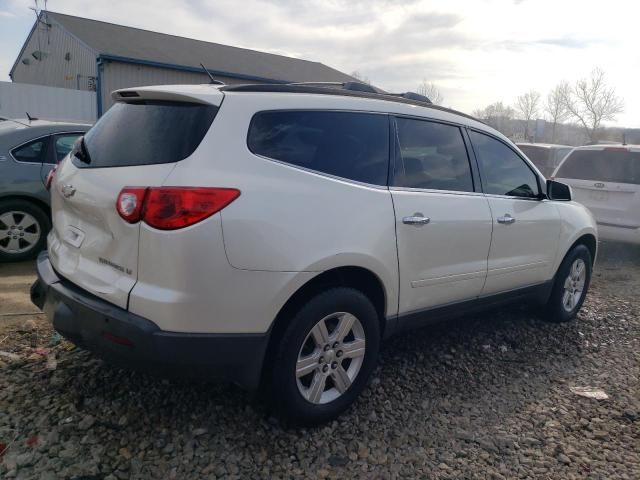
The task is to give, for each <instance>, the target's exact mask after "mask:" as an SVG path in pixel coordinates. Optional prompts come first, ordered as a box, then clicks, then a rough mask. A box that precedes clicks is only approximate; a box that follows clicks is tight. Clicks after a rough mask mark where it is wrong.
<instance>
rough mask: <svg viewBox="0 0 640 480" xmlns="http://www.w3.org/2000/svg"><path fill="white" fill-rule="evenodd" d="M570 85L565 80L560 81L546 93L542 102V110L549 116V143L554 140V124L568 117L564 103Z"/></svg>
mask: <svg viewBox="0 0 640 480" xmlns="http://www.w3.org/2000/svg"><path fill="white" fill-rule="evenodd" d="M570 88H571V87H569V84H568V83H567V82H560V83H559V84H558V85H556V86H555V87H553V89H552V90H551V91H550V92H549V93H548V94H547V100H546V102H545V104H544V111H545V112H546V113H547V115H548V116H549V121H550V122H551V125H552V127H551V143H554V142H555V141H556V126H557V125H558V123H562V122H563V121H565V120H566V119H567V118H569V115H570V113H569V110H568V109H567V105H566V103H565V99H566V98H567V96H568V92H569V90H570Z"/></svg>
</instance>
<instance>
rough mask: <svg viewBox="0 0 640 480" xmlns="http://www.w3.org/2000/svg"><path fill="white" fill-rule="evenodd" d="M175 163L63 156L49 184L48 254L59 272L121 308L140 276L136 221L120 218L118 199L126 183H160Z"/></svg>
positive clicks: (138, 227)
mask: <svg viewBox="0 0 640 480" xmlns="http://www.w3.org/2000/svg"><path fill="white" fill-rule="evenodd" d="M172 168H173V164H162V165H146V166H144V167H118V168H94V169H85V168H77V167H76V166H75V165H74V164H73V163H72V162H71V161H68V160H67V161H65V162H63V163H62V164H61V166H60V168H59V169H58V171H57V172H56V182H55V183H54V185H53V187H52V189H51V208H52V212H53V229H52V231H51V233H50V234H49V238H48V242H49V257H50V259H51V263H52V265H53V267H54V268H55V269H56V270H57V272H58V273H59V274H60V275H61V276H63V277H65V278H66V279H68V280H70V281H71V282H73V283H75V284H76V285H79V286H80V287H82V288H83V289H85V290H87V291H89V292H90V293H93V294H94V295H96V296H98V297H100V298H103V299H104V300H107V301H109V302H111V303H114V304H115V305H118V306H119V307H121V308H126V307H127V299H128V296H129V292H130V291H131V289H132V288H133V285H134V284H135V282H136V279H137V277H138V239H139V236H140V223H135V224H129V223H127V222H125V221H123V220H122V218H120V216H119V215H118V212H117V210H116V199H117V197H118V194H119V193H120V190H122V188H123V187H125V186H127V185H132V184H133V185H160V184H161V183H162V181H163V180H164V179H165V178H166V176H167V175H168V174H169V172H170V171H171V169H172Z"/></svg>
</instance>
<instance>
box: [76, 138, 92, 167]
mask: <svg viewBox="0 0 640 480" xmlns="http://www.w3.org/2000/svg"><path fill="white" fill-rule="evenodd" d="M73 155H74V156H75V157H76V158H77V159H78V160H80V161H81V162H83V163H86V164H87V165H88V164H90V163H91V155H89V150H87V145H86V144H85V142H84V136H82V137H80V138H78V140H76V145H75V146H74V149H73Z"/></svg>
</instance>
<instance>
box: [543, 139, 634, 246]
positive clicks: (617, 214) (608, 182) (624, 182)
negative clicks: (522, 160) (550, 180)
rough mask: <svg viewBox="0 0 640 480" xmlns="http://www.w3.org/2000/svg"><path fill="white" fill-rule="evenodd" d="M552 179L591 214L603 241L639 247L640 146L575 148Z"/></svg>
mask: <svg viewBox="0 0 640 480" xmlns="http://www.w3.org/2000/svg"><path fill="white" fill-rule="evenodd" d="M553 175H554V178H559V179H561V180H562V181H563V182H566V183H567V184H568V185H570V186H571V188H572V189H573V191H574V192H575V199H576V201H578V202H580V203H582V204H583V205H584V206H585V207H587V208H588V209H589V210H590V211H591V213H593V216H594V218H595V219H596V222H597V224H598V230H599V232H600V238H601V239H602V240H613V241H618V242H626V243H635V244H636V245H639V244H640V145H590V146H585V147H578V148H576V149H574V150H573V151H572V152H571V153H570V154H569V155H568V156H567V157H565V159H564V160H563V161H562V163H561V164H560V165H559V166H558V168H557V169H556V170H555V172H554V173H553Z"/></svg>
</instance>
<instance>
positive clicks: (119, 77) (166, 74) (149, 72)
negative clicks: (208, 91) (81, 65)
mask: <svg viewBox="0 0 640 480" xmlns="http://www.w3.org/2000/svg"><path fill="white" fill-rule="evenodd" d="M215 78H216V80H220V81H221V82H224V83H226V84H228V85H230V84H235V83H256V82H247V81H246V80H239V79H237V78H229V77H220V76H216V77H215ZM100 82H101V89H102V113H104V112H106V111H107V110H108V108H109V107H110V106H111V105H113V100H111V92H113V91H114V90H118V89H119V88H128V87H141V86H146V85H179V84H201V83H209V77H208V76H207V75H205V74H204V73H196V72H185V71H182V70H171V69H168V68H158V67H152V66H149V65H136V64H132V63H122V62H117V61H105V62H104V63H103V65H102V67H101V74H100Z"/></svg>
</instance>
